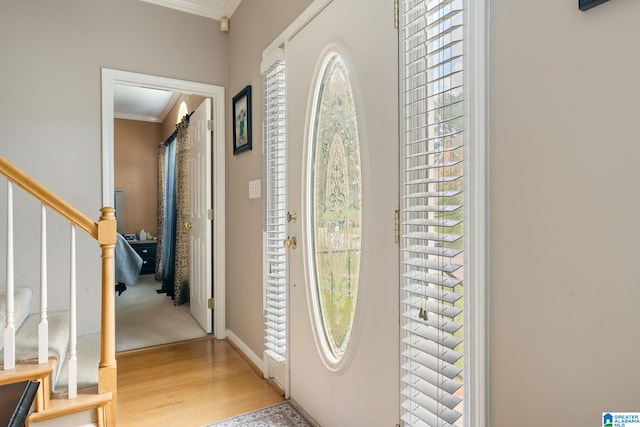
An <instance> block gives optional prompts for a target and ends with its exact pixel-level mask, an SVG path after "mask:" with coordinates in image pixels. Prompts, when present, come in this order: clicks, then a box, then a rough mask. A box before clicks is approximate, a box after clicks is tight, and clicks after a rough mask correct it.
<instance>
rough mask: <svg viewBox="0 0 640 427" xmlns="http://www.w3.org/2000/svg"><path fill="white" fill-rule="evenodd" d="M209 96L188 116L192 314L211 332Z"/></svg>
mask: <svg viewBox="0 0 640 427" xmlns="http://www.w3.org/2000/svg"><path fill="white" fill-rule="evenodd" d="M210 120H211V99H209V98H207V99H205V100H204V101H203V102H202V104H200V106H199V107H198V108H197V109H196V110H195V111H194V113H193V114H192V115H191V120H190V122H189V129H190V133H191V153H190V156H191V245H190V246H191V274H190V275H191V277H190V287H189V289H190V309H191V315H192V316H193V317H194V318H195V319H196V320H197V321H198V323H199V324H200V326H202V329H204V330H205V332H207V333H211V331H212V327H213V325H212V320H211V319H212V315H211V309H210V308H209V305H208V303H209V299H210V298H211V270H212V269H211V264H212V259H211V246H212V245H211V242H212V238H211V220H210V219H209V211H210V210H211V131H210V130H209V129H208V127H207V125H208V122H209V121H210Z"/></svg>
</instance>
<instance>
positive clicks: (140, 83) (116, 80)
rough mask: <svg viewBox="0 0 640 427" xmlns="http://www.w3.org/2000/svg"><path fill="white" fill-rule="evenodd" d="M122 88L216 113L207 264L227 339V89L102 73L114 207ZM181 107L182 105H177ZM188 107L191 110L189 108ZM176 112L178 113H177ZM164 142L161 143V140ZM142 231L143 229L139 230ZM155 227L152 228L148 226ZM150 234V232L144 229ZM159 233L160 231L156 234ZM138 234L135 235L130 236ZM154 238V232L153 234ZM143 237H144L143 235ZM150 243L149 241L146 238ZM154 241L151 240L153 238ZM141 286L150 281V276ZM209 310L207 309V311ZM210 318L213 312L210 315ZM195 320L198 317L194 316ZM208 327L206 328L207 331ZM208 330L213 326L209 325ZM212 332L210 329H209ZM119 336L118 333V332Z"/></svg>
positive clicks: (106, 194) (220, 332)
mask: <svg viewBox="0 0 640 427" xmlns="http://www.w3.org/2000/svg"><path fill="white" fill-rule="evenodd" d="M121 87H138V88H149V89H156V90H160V91H166V92H170V93H172V94H173V96H174V97H176V99H178V98H182V99H189V98H193V99H197V98H199V99H202V98H209V99H210V100H211V101H212V104H213V114H212V117H211V122H210V123H209V125H211V124H212V127H211V128H212V129H213V135H212V141H211V142H212V143H210V145H212V147H211V149H212V150H213V151H212V156H210V157H212V160H211V161H212V165H211V167H212V171H213V174H212V179H211V181H212V191H211V193H212V195H213V199H212V209H211V212H208V216H209V218H210V219H212V220H213V222H212V232H211V233H210V236H209V239H211V244H212V254H213V256H211V257H210V258H209V259H207V260H206V262H208V263H210V265H212V266H213V267H214V268H213V275H212V278H213V280H212V282H213V283H212V284H211V285H210V286H208V288H209V289H207V291H208V292H209V297H210V298H215V301H216V309H215V310H214V312H213V319H214V321H213V333H214V335H215V336H216V337H217V338H224V336H225V320H224V319H225V314H224V307H225V305H224V296H225V292H224V291H225V282H224V277H225V272H224V266H225V263H224V228H225V226H224V221H225V215H224V214H225V208H224V200H225V194H224V190H225V185H224V177H225V170H224V166H225V160H224V159H225V154H224V146H225V144H224V89H223V88H222V87H219V86H212V85H206V84H201V83H194V82H187V81H180V80H175V79H167V78H162V77H156V76H149V75H142V74H136V73H129V72H123V71H117V70H109V69H103V72H102V104H103V108H102V119H103V141H102V146H103V149H102V153H103V185H102V188H103V194H102V199H103V205H104V206H112V205H113V195H114V190H115V179H114V176H115V160H114V151H115V150H114V147H115V145H114V142H115V141H114V137H115V131H114V119H115V117H114V92H115V91H116V90H118V88H121ZM174 102H175V101H174ZM178 104H179V103H178ZM188 108H191V106H189V107H188ZM176 112H177V111H176ZM160 142H161V141H160ZM136 228H139V229H140V230H136ZM148 228H152V227H148ZM142 229H143V227H142V226H134V230H127V231H136V232H138V235H137V236H136V238H139V235H140V234H143V233H141V231H142ZM145 231H148V230H145ZM155 233H156V234H157V230H156V231H155ZM127 234H136V233H127ZM151 234H152V236H153V232H152V233H151ZM143 237H144V236H143ZM146 240H149V239H146ZM151 240H152V239H151ZM141 277H143V278H144V280H143V281H141V283H144V282H148V280H147V279H148V277H147V275H144V276H141ZM206 309H207V307H205V310H206ZM209 316H210V317H211V315H210V312H209ZM194 317H195V314H194ZM205 326H206V325H203V328H205ZM209 327H211V326H210V325H209ZM210 330H211V329H210ZM116 333H117V331H116Z"/></svg>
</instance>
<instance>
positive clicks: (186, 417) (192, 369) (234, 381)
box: [116, 337, 283, 427]
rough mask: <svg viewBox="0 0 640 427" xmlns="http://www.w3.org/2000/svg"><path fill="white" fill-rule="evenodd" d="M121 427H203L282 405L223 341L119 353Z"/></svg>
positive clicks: (274, 392) (178, 344)
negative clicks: (257, 410)
mask: <svg viewBox="0 0 640 427" xmlns="http://www.w3.org/2000/svg"><path fill="white" fill-rule="evenodd" d="M116 359H117V362H118V426H119V427H127V426H132V427H133V426H135V427H145V426H149V427H151V426H153V427H156V426H180V427H189V426H194V427H200V426H205V425H207V424H210V423H213V422H215V421H219V420H222V419H225V418H229V417H232V416H234V415H238V414H242V413H245V412H249V411H253V410H256V409H260V408H264V407H267V406H271V405H274V404H276V403H278V402H282V401H283V398H282V396H280V395H279V394H278V393H277V392H276V391H274V390H273V388H271V387H270V386H269V385H268V384H267V382H266V381H264V380H263V379H261V378H260V377H259V376H258V375H257V374H256V373H255V372H254V371H253V369H252V368H251V367H250V366H249V364H247V362H246V361H245V360H244V359H243V358H242V357H241V356H240V355H239V354H238V353H237V352H236V351H235V350H234V349H233V348H232V347H231V346H230V345H229V344H228V343H227V342H226V341H224V340H222V341H218V340H216V339H215V338H212V337H207V338H203V339H199V340H194V341H188V342H184V343H177V344H170V345H166V346H162V347H156V348H151V349H143V350H133V351H129V352H123V353H119V354H118V355H117V356H116Z"/></svg>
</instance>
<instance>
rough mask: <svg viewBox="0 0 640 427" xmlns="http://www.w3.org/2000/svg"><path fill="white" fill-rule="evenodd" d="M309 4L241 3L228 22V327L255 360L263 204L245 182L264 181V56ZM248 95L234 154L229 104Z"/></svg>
mask: <svg viewBox="0 0 640 427" xmlns="http://www.w3.org/2000/svg"><path fill="white" fill-rule="evenodd" d="M310 3H311V1H310V0H270V1H264V0H243V1H242V3H240V6H239V7H238V9H237V10H236V12H235V13H234V15H233V17H232V18H231V22H230V32H229V85H228V89H227V129H228V132H227V141H228V142H227V183H228V184H227V188H228V191H227V198H228V200H227V327H228V328H229V329H230V330H231V331H232V332H233V333H234V334H236V335H237V336H238V337H239V338H240V339H241V340H242V341H244V343H246V344H247V345H248V346H249V347H250V348H251V350H253V352H255V353H256V354H257V355H260V356H261V355H262V350H263V339H264V336H263V330H264V328H263V316H262V310H263V309H262V204H263V200H262V199H249V181H250V180H254V179H260V180H262V179H263V171H262V121H263V108H262V101H261V100H262V98H263V94H262V91H263V85H262V76H261V75H260V62H261V61H262V51H263V50H264V49H265V48H266V47H267V46H269V44H270V43H271V42H272V41H273V40H274V39H275V38H276V37H277V36H278V35H279V34H280V33H281V32H282V30H284V29H285V28H286V27H287V26H288V25H289V24H290V23H291V22H293V20H294V19H295V18H296V17H297V16H298V15H299V14H300V13H301V12H302V11H303V10H304V9H305V8H306V7H307V6H308V5H309V4H310ZM249 84H250V85H251V90H252V99H253V103H252V107H253V111H252V113H253V114H252V125H253V139H252V142H253V150H252V151H250V152H246V151H245V152H243V153H241V154H239V155H237V156H234V155H233V150H232V149H231V134H232V131H231V129H232V128H231V119H230V117H231V99H232V98H233V97H234V96H235V95H236V94H237V93H238V92H239V91H240V90H242V89H243V88H244V87H245V86H246V85H249Z"/></svg>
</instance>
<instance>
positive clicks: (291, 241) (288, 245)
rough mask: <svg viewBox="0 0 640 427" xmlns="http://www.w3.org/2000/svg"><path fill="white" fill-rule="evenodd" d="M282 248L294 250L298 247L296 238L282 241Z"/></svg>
mask: <svg viewBox="0 0 640 427" xmlns="http://www.w3.org/2000/svg"><path fill="white" fill-rule="evenodd" d="M284 247H285V248H289V249H295V248H297V247H298V242H297V241H296V237H295V236H292V237H287V238H286V239H285V241H284Z"/></svg>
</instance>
